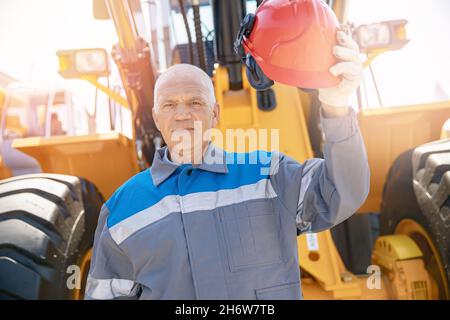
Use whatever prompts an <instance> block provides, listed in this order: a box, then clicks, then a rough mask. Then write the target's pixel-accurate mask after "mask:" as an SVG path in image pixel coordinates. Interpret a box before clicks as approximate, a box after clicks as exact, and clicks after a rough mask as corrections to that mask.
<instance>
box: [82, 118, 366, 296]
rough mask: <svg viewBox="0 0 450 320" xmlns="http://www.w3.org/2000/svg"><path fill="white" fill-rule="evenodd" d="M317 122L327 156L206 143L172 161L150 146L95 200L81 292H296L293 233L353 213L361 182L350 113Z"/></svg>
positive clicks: (361, 152) (362, 156) (362, 160)
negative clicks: (100, 201) (146, 165)
mask: <svg viewBox="0 0 450 320" xmlns="http://www.w3.org/2000/svg"><path fill="white" fill-rule="evenodd" d="M321 124H322V128H323V131H324V134H325V144H324V158H325V159H310V160H307V161H305V162H304V163H303V164H300V163H298V162H297V161H295V160H293V159H291V158H289V157H288V156H286V155H283V154H282V153H278V152H272V153H270V152H263V151H256V152H251V153H229V152H225V151H223V150H222V149H220V148H218V147H215V146H213V145H212V144H210V145H209V147H208V149H207V151H206V154H205V157H204V161H203V162H202V163H201V164H200V165H194V166H193V165H186V164H185V165H177V164H175V163H173V162H171V161H170V160H169V158H168V150H167V148H161V149H159V150H157V152H156V153H155V158H154V161H153V164H152V166H151V168H150V169H148V170H145V171H143V172H141V173H139V174H137V175H135V176H134V177H132V178H131V179H129V180H128V181H127V182H126V183H125V184H123V185H122V186H121V187H120V188H119V189H118V190H117V191H116V192H115V193H114V194H113V195H112V196H111V198H110V199H109V200H108V201H107V202H106V203H105V204H104V205H103V207H102V210H101V213H100V218H99V223H98V227H97V230H96V235H95V241H94V252H93V258H92V262H91V269H90V272H89V276H88V281H87V288H86V293H85V295H86V298H87V299H115V298H140V299H301V298H302V293H301V285H300V270H299V259H298V252H297V236H298V235H299V234H301V233H304V232H318V231H322V230H325V229H328V228H330V227H333V226H334V225H336V224H338V223H340V222H342V221H344V220H345V219H347V218H349V217H350V216H351V215H352V214H353V213H354V212H355V211H356V210H357V209H358V208H359V207H360V206H361V204H362V203H363V202H364V200H365V199H366V197H367V194H368V190H369V175H370V174H369V168H368V163H367V156H366V151H365V147H364V143H363V140H362V137H361V134H360V131H359V128H358V124H357V120H356V116H355V114H354V112H353V111H352V110H351V111H350V112H349V114H348V115H346V116H344V117H342V118H334V119H331V118H323V117H322V118H321ZM211 159H213V160H214V161H211ZM220 159H222V161H220Z"/></svg>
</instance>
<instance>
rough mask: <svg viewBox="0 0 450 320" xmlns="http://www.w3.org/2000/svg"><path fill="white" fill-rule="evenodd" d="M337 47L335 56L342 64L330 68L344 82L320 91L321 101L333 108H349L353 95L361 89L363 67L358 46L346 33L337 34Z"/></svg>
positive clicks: (334, 52) (339, 32) (334, 50)
mask: <svg viewBox="0 0 450 320" xmlns="http://www.w3.org/2000/svg"><path fill="white" fill-rule="evenodd" d="M336 38H337V41H338V44H339V45H337V46H334V47H333V54H334V55H335V57H336V58H338V59H339V60H342V62H339V63H337V64H335V65H334V66H332V67H331V68H330V72H331V73H332V74H333V75H334V76H341V77H342V81H341V82H340V83H339V84H338V85H337V86H335V87H332V88H321V89H319V100H320V101H321V102H322V103H323V104H327V105H329V106H333V107H346V106H349V100H350V97H351V95H352V94H353V93H354V92H355V91H356V89H357V88H358V87H359V83H360V81H361V78H362V75H363V66H362V63H361V59H360V58H359V48H358V44H356V42H355V41H353V39H352V37H351V36H349V35H348V34H347V33H345V32H344V31H341V30H338V31H337V32H336Z"/></svg>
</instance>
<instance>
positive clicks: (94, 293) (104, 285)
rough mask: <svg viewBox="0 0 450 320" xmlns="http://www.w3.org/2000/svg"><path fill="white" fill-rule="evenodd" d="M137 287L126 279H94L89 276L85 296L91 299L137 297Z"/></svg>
mask: <svg viewBox="0 0 450 320" xmlns="http://www.w3.org/2000/svg"><path fill="white" fill-rule="evenodd" d="M138 290H139V286H138V285H137V284H136V283H135V282H134V281H131V280H126V279H95V278H93V277H91V276H90V275H89V276H88V278H87V282H86V291H85V295H86V296H87V297H88V298H91V299H99V300H101V299H114V298H118V297H133V296H135V295H137V293H138Z"/></svg>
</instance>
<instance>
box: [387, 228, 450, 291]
mask: <svg viewBox="0 0 450 320" xmlns="http://www.w3.org/2000/svg"><path fill="white" fill-rule="evenodd" d="M395 234H404V235H407V236H409V237H410V238H411V239H413V240H414V242H416V244H417V245H418V246H419V248H420V249H421V251H422V254H423V255H424V259H423V260H424V264H425V269H426V270H427V271H428V273H429V274H430V276H431V277H432V278H433V280H434V281H435V282H436V284H437V287H438V290H439V293H438V296H439V298H440V299H450V293H449V287H448V282H447V276H446V273H445V268H444V264H443V263H442V259H441V256H440V255H439V251H438V249H437V248H436V246H435V245H434V243H433V240H432V239H431V237H430V235H429V234H428V232H427V231H426V230H425V229H424V228H423V227H422V226H421V225H420V224H419V223H418V222H416V221H414V220H412V219H404V220H402V221H400V223H399V224H398V225H397V227H396V228H395Z"/></svg>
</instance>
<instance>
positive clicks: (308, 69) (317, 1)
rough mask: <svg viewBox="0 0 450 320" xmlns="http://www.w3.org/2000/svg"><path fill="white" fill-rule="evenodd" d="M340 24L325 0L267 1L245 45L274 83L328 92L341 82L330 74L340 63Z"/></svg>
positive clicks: (243, 42)
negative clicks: (335, 52) (337, 48)
mask: <svg viewBox="0 0 450 320" xmlns="http://www.w3.org/2000/svg"><path fill="white" fill-rule="evenodd" d="M338 28H339V22H338V20H337V18H336V16H335V15H334V13H333V11H332V10H331V9H330V8H329V7H328V6H327V5H326V4H325V3H323V2H322V1H321V0H265V1H264V2H263V3H262V4H261V5H260V6H259V7H258V8H257V10H256V13H255V21H254V24H253V27H252V30H251V33H250V35H249V36H248V37H244V38H243V41H242V44H243V46H244V49H245V52H246V53H250V54H251V55H252V56H253V58H254V59H255V61H256V63H257V64H258V65H259V67H260V68H261V69H262V70H263V71H264V73H265V75H267V76H268V77H269V78H270V79H272V80H274V81H277V82H281V83H284V84H288V85H292V86H296V87H300V88H310V89H317V88H327V87H333V86H336V85H337V84H339V82H340V79H339V78H338V77H335V76H333V75H332V74H331V73H330V72H329V71H328V70H329V69H330V68H331V67H332V66H333V65H334V64H336V62H337V59H336V58H335V57H334V55H333V53H332V47H333V46H335V45H336V44H337V41H336V30H337V29H338Z"/></svg>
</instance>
